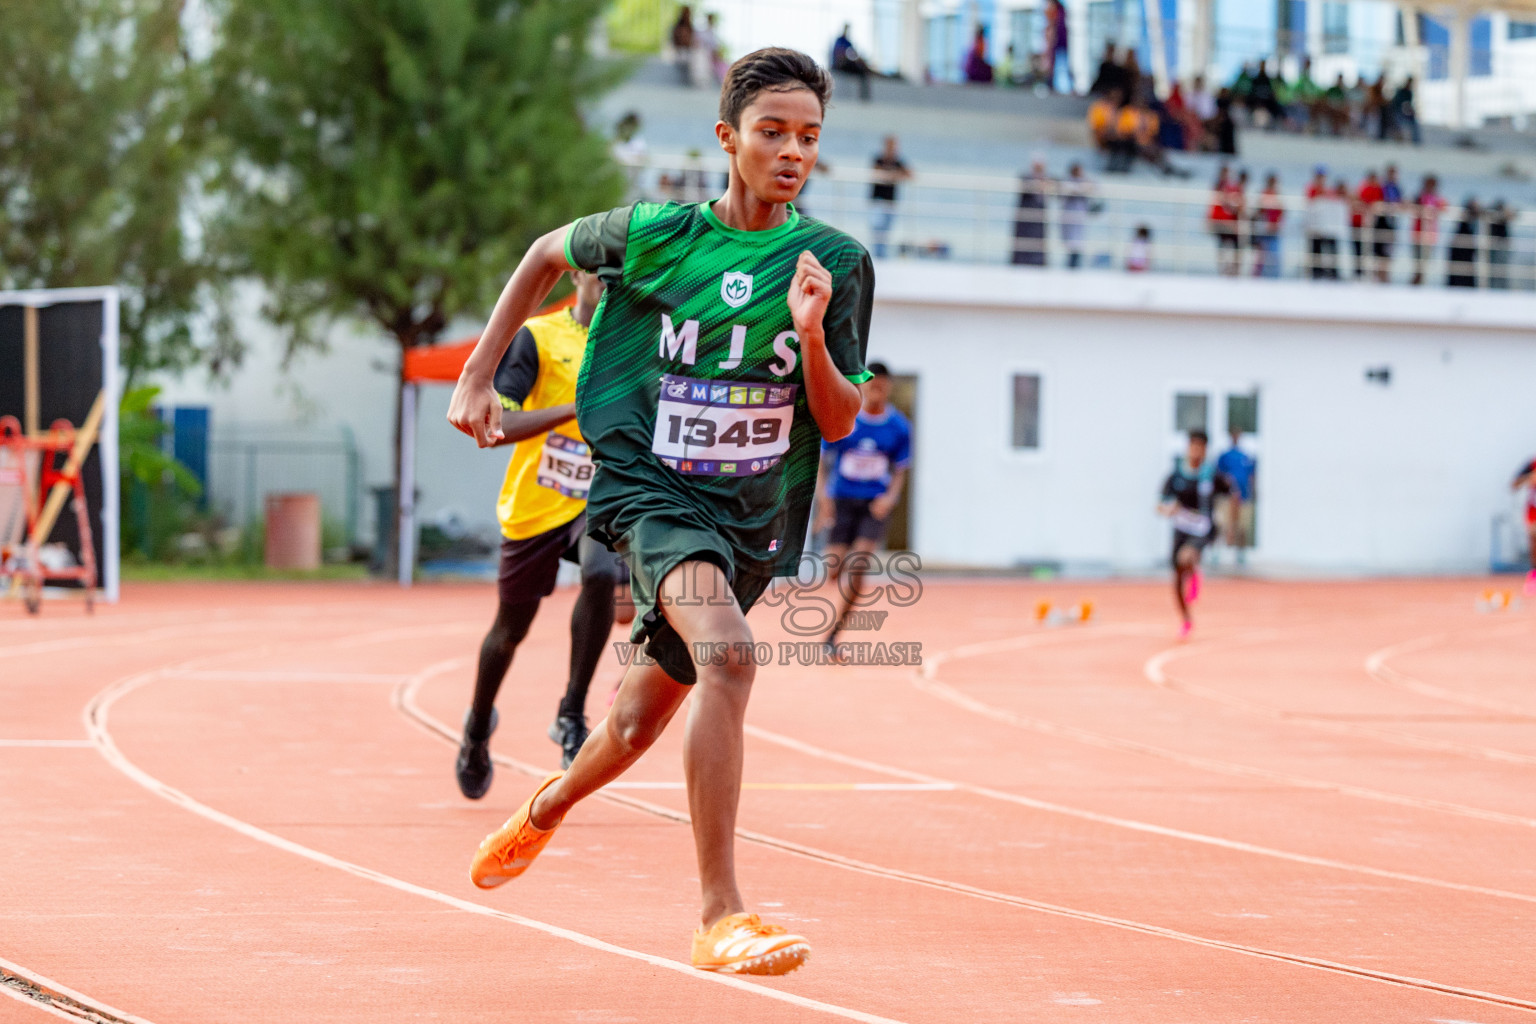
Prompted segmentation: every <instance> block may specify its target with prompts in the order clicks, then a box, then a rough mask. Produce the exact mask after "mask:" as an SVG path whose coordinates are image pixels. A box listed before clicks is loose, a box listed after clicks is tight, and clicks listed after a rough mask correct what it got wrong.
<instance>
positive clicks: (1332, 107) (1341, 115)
mask: <svg viewBox="0 0 1536 1024" xmlns="http://www.w3.org/2000/svg"><path fill="white" fill-rule="evenodd" d="M1316 110H1317V114H1316V118H1315V121H1314V124H1315V125H1317V126H1318V127H1321V126H1322V125H1323V124H1324V123H1326V124H1327V125H1328V131H1329V132H1330V133H1332V134H1334V135H1343V134H1344V130H1345V129H1346V128H1348V127H1349V88H1348V87H1347V86H1346V85H1345V84H1344V76H1343V75H1342V74H1341V75H1339V77H1338V78H1336V79H1334V81H1333V84H1332V85H1330V86H1329V87H1328V88H1327V89H1326V90H1325V91H1324V92H1323V94H1322V96H1320V97H1319V98H1318V102H1317V108H1316Z"/></svg>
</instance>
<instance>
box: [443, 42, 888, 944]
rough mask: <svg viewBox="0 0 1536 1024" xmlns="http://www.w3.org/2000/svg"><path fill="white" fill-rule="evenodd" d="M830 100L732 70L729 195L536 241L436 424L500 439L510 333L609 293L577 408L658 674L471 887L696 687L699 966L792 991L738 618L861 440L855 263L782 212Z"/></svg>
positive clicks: (837, 237) (507, 868)
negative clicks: (755, 781)
mask: <svg viewBox="0 0 1536 1024" xmlns="http://www.w3.org/2000/svg"><path fill="white" fill-rule="evenodd" d="M830 91H831V82H830V79H829V77H828V76H827V73H826V72H825V71H823V70H822V69H821V68H819V67H817V66H816V63H815V62H814V61H812V60H811V59H810V58H809V57H807V56H805V55H804V54H802V53H797V52H795V51H793V50H783V49H776V48H775V49H766V50H759V51H757V52H756V53H752V54H749V55H747V56H746V57H743V58H742V59H741V60H739V61H737V62H736V63H735V64H734V65H733V66H732V67H731V70H730V73H729V74H728V75H727V76H726V80H725V84H724V86H723V87H722V90H721V96H720V120H719V122H718V123H717V124H716V125H715V134H716V137H717V138H718V140H719V143H720V148H721V149H722V150H723V151H724V152H725V153H726V154H727V155H728V157H729V158H730V177H729V182H728V185H727V189H726V194H725V195H724V196H723V197H722V198H720V199H717V200H715V201H713V202H710V203H694V204H687V205H678V204H671V203H669V204H666V205H658V204H650V203H638V204H636V205H634V206H629V207H623V208H621V209H617V210H612V211H609V212H607V213H602V214H597V215H594V216H591V217H585V218H583V219H581V220H578V221H576V222H575V223H574V224H571V225H569V226H567V227H564V228H560V229H559V230H557V231H553V232H551V233H549V234H548V235H545V236H544V237H543V238H540V239H539V240H538V241H537V242H535V243H534V245H533V247H532V249H530V250H529V252H528V254H527V255H526V256H524V258H523V260H522V262H521V263H520V264H519V265H518V268H517V271H516V272H515V273H514V274H513V275H512V279H511V281H510V282H508V284H507V287H506V289H505V291H503V293H502V296H501V299H500V301H499V302H498V303H497V305H496V309H495V311H494V312H493V313H492V315H491V320H490V323H489V324H487V326H486V329H485V332H484V333H483V334H482V335H481V338H480V342H479V344H478V345H477V346H476V348H475V351H474V353H473V354H472V355H471V356H470V358H469V361H468V362H467V363H466V364H465V367H464V373H463V376H462V377H460V379H459V383H458V386H457V388H455V390H454V395H453V400H452V404H451V406H450V409H449V413H448V418H449V420H450V421H451V422H452V423H453V424H454V426H456V427H457V428H458V429H460V430H462V431H464V432H465V433H468V434H471V435H473V436H474V437H475V439H476V441H477V442H478V443H479V444H480V445H481V446H482V447H485V446H488V445H491V444H494V443H495V442H496V440H497V436H498V433H499V422H500V406H499V404H498V402H497V399H496V394H495V391H494V389H493V388H492V386H491V378H492V374H493V373H494V371H495V367H496V364H497V361H498V360H499V359H500V357H501V353H502V351H503V350H504V349H505V348H506V346H507V344H508V343H509V342H510V340H511V338H512V335H513V334H514V333H516V331H517V329H518V327H519V326H521V324H522V322H523V320H524V319H526V318H527V317H528V316H530V315H531V314H532V313H533V312H534V310H536V309H537V308H538V306H539V304H540V303H541V302H542V301H543V300H544V297H545V295H546V294H547V293H548V292H549V289H550V288H551V287H552V286H553V285H554V283H555V281H556V280H557V279H558V278H559V276H560V274H561V273H562V272H564V271H565V270H567V269H572V268H574V269H580V270H586V271H590V272H593V273H596V274H597V275H598V276H599V277H600V278H601V279H602V280H603V282H604V283H605V285H606V286H607V288H606V291H605V293H604V296H603V301H602V304H601V305H600V306H599V307H598V310H597V314H596V316H595V317H594V319H593V321H592V326H591V331H590V336H589V341H588V348H587V355H586V358H585V360H584V362H583V363H582V369H581V377H580V380H579V382H578V384H577V391H576V416H577V422H578V423H579V424H580V427H581V432H582V436H583V437H584V438H585V439H586V441H587V443H588V444H589V445H590V446H591V448H592V456H593V460H594V462H595V463H596V465H597V472H596V474H595V476H594V477H593V480H592V486H591V490H590V492H589V494H588V499H587V523H588V530H589V532H590V534H591V535H592V536H593V537H594V538H596V539H598V540H600V541H602V542H604V543H606V544H608V545H610V546H612V547H613V548H614V549H615V550H617V551H618V552H619V553H620V554H621V555H623V556H624V558H625V560H626V561H627V562H628V564H629V566H630V569H631V573H632V577H633V579H632V587H633V593H634V601H635V607H636V612H637V614H636V620H635V628H634V633H633V638H634V639H635V641H636V642H641V643H644V644H645V647H644V651H645V654H646V655H647V656H648V657H646V658H644V659H637V661H636V663H635V664H633V665H631V667H630V669H629V671H628V672H627V674H626V675H625V677H624V682H623V684H622V685H621V686H620V689H619V693H618V696H617V698H616V699H615V701H614V704H613V707H612V710H611V711H610V712H609V715H608V717H607V719H606V720H605V721H604V722H603V724H602V725H600V726H598V727H597V728H596V729H595V730H594V731H593V732H592V735H591V738H590V739H588V741H587V742H586V744H585V745H584V746H583V747H582V748H581V751H580V753H579V754H577V756H576V759H575V761H573V762H572V764H571V766H570V768H569V769H568V770H567V771H566V772H564V773H562V774H556V775H552V776H550V777H549V778H548V779H546V780H545V781H544V782H543V784H541V785H540V786H539V788H538V789H537V790H536V791H535V792H534V794H533V796H531V797H529V798H528V801H527V802H526V803H525V804H524V805H523V806H522V808H521V809H519V810H518V812H517V813H516V814H514V815H513V816H512V818H511V819H509V820H508V821H507V823H506V824H505V825H503V826H502V827H501V828H500V829H499V830H498V831H496V832H494V833H492V834H491V835H489V836H487V837H486V839H485V841H484V842H483V843H481V845H480V848H479V850H478V851H477V852H476V855H475V860H474V863H473V865H472V867H471V871H470V874H471V878H472V879H473V881H474V882H475V884H476V885H478V886H480V887H482V888H491V887H493V886H496V885H500V884H501V883H503V882H505V881H507V880H508V879H511V878H514V877H516V876H517V875H519V874H521V873H522V872H523V871H524V870H526V869H527V867H528V865H529V864H531V863H532V862H533V859H534V857H536V856H537V855H538V853H539V851H540V850H542V849H543V848H544V845H545V844H546V843H548V841H549V839H550V837H551V836H552V835H553V834H554V831H555V829H556V828H557V827H558V826H559V824H560V822H561V821H562V819H563V818H564V816H565V814H566V813H567V812H568V811H569V810H570V809H571V807H573V806H574V805H575V804H576V803H577V802H578V801H579V800H581V799H582V798H584V797H586V796H589V795H591V794H592V793H594V792H596V791H597V790H598V789H601V788H602V787H603V786H604V785H606V784H608V783H609V782H612V781H613V780H615V779H616V778H618V777H619V776H620V775H621V774H623V772H624V771H625V769H627V768H628V767H629V766H630V765H631V764H633V763H634V762H635V761H636V760H637V759H638V758H639V757H640V755H641V754H643V753H644V752H645V751H646V749H647V748H649V747H650V746H651V744H652V743H653V742H655V740H656V738H657V737H658V736H660V735H661V732H662V730H663V729H665V728H666V726H667V723H668V722H669V721H670V720H671V718H672V716H673V714H675V713H676V711H677V710H678V708H679V707H681V706H682V702H683V700H684V698H685V697H687V696H688V694H689V692H690V690H696V691H697V692H695V693H694V699H693V705H692V707H691V708H690V710H689V715H688V724H687V736H686V738H685V742H684V748H683V761H684V772H685V775H686V777H687V783H688V806H689V810H690V813H691V816H692V819H693V832H694V843H695V846H696V849H697V854H698V861H699V878H700V883H701V886H702V888H703V897H704V907H703V913H702V915H701V921H700V927H699V929H698V930H697V931H695V933H694V941H693V963H694V965H695V966H696V967H699V968H701V969H704V970H711V971H727V972H732V973H751V974H783V973H787V972H788V971H791V970H794V969H795V968H796V967H798V966H799V965H800V964H801V963H802V962H803V961H804V960H805V958H806V956H807V955H808V953H809V952H810V947H809V945H808V944H807V943H806V941H805V940H804V939H803V938H801V937H800V936H798V935H791V934H788V933H787V932H785V930H784V929H782V928H780V927H777V926H774V925H767V924H764V923H763V922H762V921H761V920H760V919H759V918H758V917H757V915H755V914H748V913H746V912H745V910H746V906H745V903H744V902H743V900H742V897H741V893H740V891H739V890H738V888H737V885H736V871H735V859H734V841H735V826H736V808H737V803H738V801H739V798H740V792H741V775H742V746H743V742H742V724H743V720H744V717H745V713H746V706H747V698H748V696H749V694H750V692H751V688H752V680H753V676H754V671H755V666H754V663H753V657H752V649H753V646H752V642H751V641H752V632H751V630H750V629H749V628H748V626H747V622H746V612H747V610H748V609H749V608H751V606H752V604H753V603H754V602H755V601H756V600H757V599H758V598H759V597H760V596H761V595H762V593H763V591H764V589H765V588H766V587H767V586H768V584H769V583H770V581H771V580H772V578H773V577H774V576H788V575H793V574H794V573H795V572H796V570H797V568H798V565H799V560H800V549H801V544H802V541H803V538H804V537H805V533H806V524H807V520H808V517H809V512H810V505H811V499H812V496H813V494H814V490H815V483H816V470H817V462H818V460H819V455H820V443H821V441H822V440H823V439H825V440H828V441H836V440H838V439H839V438H842V437H844V436H846V435H847V434H848V433H849V432H850V431H851V430H852V429H853V426H854V420H855V417H856V416H857V415H858V411H859V407H860V393H859V389H858V387H857V385H858V384H860V383H862V382H863V381H864V380H866V379H868V377H869V373H868V371H867V370H866V369H865V366H864V352H865V346H866V342H867V338H868V334H869V320H870V312H871V307H872V303H873V298H874V274H873V269H872V267H871V263H870V259H869V254H868V253H867V252H865V251H864V248H863V247H862V246H861V245H859V243H858V242H856V241H854V240H853V239H851V238H849V237H848V236H847V235H844V234H842V233H841V232H839V231H836V230H834V229H833V228H831V227H828V226H827V225H825V224H822V223H820V222H817V221H814V220H811V219H809V218H806V217H802V216H800V215H799V214H798V213H797V212H796V211H795V208H794V206H793V205H791V203H792V200H794V198H795V197H796V196H797V195H798V194H799V192H800V190H801V188H802V187H803V186H804V185H805V181H806V178H807V177H808V176H809V174H810V173H811V170H812V168H814V167H815V164H816V154H817V145H818V141H819V137H820V135H821V127H822V124H821V122H822V118H823V116H824V114H825V111H826V102H827V98H828V96H829V94H830ZM706 652H709V653H710V654H712V656H702V655H704V654H705V653H706ZM695 654H700V655H701V656H700V657H695V656H694V655H695ZM695 684H696V685H695Z"/></svg>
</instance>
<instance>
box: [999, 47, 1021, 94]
mask: <svg viewBox="0 0 1536 1024" xmlns="http://www.w3.org/2000/svg"><path fill="white" fill-rule="evenodd" d="M996 70H997V84H998V85H1001V86H1003V87H1004V88H1007V87H1008V86H1013V85H1018V84H1019V80H1020V75H1021V72H1020V69H1019V58H1018V54H1017V51H1015V49H1014V46H1013V42H1012V41H1011V40H1010V41H1009V43H1008V49H1007V50H1004V51H1003V59H1002V60H1000V61H998V62H997V69H996Z"/></svg>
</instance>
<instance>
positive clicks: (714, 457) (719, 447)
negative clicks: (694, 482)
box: [651, 374, 798, 476]
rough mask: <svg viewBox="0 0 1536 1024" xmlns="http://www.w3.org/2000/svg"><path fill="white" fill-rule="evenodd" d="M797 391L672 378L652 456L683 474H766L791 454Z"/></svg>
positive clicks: (667, 379) (664, 381)
mask: <svg viewBox="0 0 1536 1024" xmlns="http://www.w3.org/2000/svg"><path fill="white" fill-rule="evenodd" d="M797 388H798V385H795V384H747V383H741V382H738V381H726V380H694V379H693V378H691V377H674V376H673V375H671V374H666V375H664V376H663V377H662V378H661V396H660V400H659V401H658V402H657V404H656V432H655V434H654V435H653V436H652V439H651V451H652V452H654V453H655V454H656V457H657V458H659V459H661V461H662V462H664V463H666V464H667V465H668V466H670V467H671V468H673V469H675V470H677V471H678V472H679V473H688V474H691V475H702V476H751V475H753V474H755V473H762V472H764V471H765V470H768V469H770V468H772V467H773V466H776V465H778V462H779V460H780V459H782V458H783V457H784V453H785V452H787V451H789V431H790V426H791V424H792V423H793V422H794V417H795V391H796V390H797Z"/></svg>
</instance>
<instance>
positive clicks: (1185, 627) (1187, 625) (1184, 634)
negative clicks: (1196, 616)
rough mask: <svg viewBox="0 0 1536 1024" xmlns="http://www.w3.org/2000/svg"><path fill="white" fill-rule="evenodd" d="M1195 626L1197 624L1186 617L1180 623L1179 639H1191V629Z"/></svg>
mask: <svg viewBox="0 0 1536 1024" xmlns="http://www.w3.org/2000/svg"><path fill="white" fill-rule="evenodd" d="M1194 628H1195V624H1194V623H1193V622H1191V621H1189V620H1188V619H1185V620H1184V621H1183V622H1182V623H1181V624H1180V625H1179V639H1180V640H1188V639H1189V634H1190V631H1191V630H1193V629H1194Z"/></svg>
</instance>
